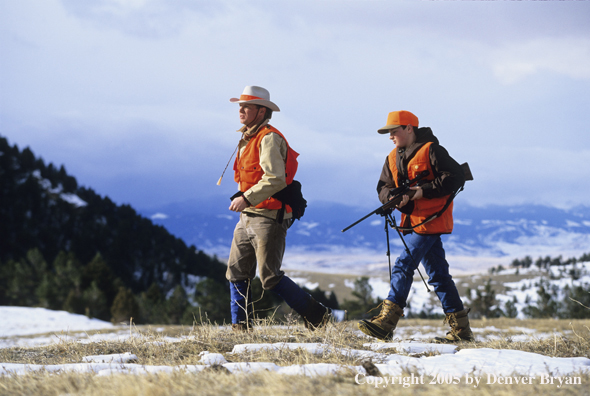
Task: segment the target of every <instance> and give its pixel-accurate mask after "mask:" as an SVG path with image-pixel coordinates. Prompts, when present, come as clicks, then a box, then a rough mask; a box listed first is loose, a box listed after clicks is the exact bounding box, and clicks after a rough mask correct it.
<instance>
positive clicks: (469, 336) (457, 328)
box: [435, 309, 475, 344]
mask: <svg viewBox="0 0 590 396" xmlns="http://www.w3.org/2000/svg"><path fill="white" fill-rule="evenodd" d="M469 311H470V309H464V310H463V311H459V312H451V313H448V314H445V315H446V317H445V320H444V322H443V324H444V323H448V324H449V325H450V326H451V331H449V332H448V333H447V335H446V337H436V338H435V341H438V342H442V343H448V344H450V343H455V342H461V341H471V342H472V341H475V338H474V337H473V332H472V331H471V327H470V326H469V318H468V317H467V314H468V313H469Z"/></svg>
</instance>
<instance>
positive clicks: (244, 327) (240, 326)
mask: <svg viewBox="0 0 590 396" xmlns="http://www.w3.org/2000/svg"><path fill="white" fill-rule="evenodd" d="M252 327H253V326H252V323H250V325H249V326H248V324H247V323H244V322H241V323H232V325H231V329H232V331H234V332H236V333H249V332H251V331H252Z"/></svg>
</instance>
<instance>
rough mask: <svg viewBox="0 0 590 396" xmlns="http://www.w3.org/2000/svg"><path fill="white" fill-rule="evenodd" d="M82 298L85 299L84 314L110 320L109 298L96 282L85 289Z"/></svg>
mask: <svg viewBox="0 0 590 396" xmlns="http://www.w3.org/2000/svg"><path fill="white" fill-rule="evenodd" d="M82 299H83V301H84V314H85V315H86V316H88V317H89V318H98V319H101V320H109V318H110V315H109V309H108V305H107V299H106V297H105V295H104V293H103V292H102V290H100V288H99V287H98V284H97V283H96V282H92V283H91V284H90V287H89V288H88V289H86V290H84V293H83V294H82ZM131 316H132V315H131Z"/></svg>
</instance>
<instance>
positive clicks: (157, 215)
mask: <svg viewBox="0 0 590 396" xmlns="http://www.w3.org/2000/svg"><path fill="white" fill-rule="evenodd" d="M167 218H168V215H167V214H164V213H155V214H153V215H151V216H150V219H152V220H165V219H167Z"/></svg>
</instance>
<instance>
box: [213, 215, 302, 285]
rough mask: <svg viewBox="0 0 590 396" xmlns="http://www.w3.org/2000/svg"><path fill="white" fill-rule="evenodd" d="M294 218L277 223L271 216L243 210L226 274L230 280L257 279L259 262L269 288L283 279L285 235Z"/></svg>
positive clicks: (263, 278) (260, 271)
mask: <svg viewBox="0 0 590 396" xmlns="http://www.w3.org/2000/svg"><path fill="white" fill-rule="evenodd" d="M291 221H292V220H284V221H283V223H282V224H278V223H277V222H276V220H273V219H269V218H268V217H263V216H257V215H252V214H247V213H241V214H240V221H238V224H237V225H236V228H235V230H234V238H233V240H232V244H231V250H230V252H229V260H228V262H227V272H226V274H225V277H226V278H227V280H229V281H230V282H239V281H243V280H246V279H254V277H255V276H256V263H258V265H259V268H258V271H259V275H260V280H261V281H262V288H263V289H264V290H270V289H272V288H274V287H275V286H276V285H277V283H279V281H280V280H281V278H282V277H283V275H284V272H283V271H281V264H282V262H283V254H284V253H285V238H286V237H287V229H288V228H289V225H290V224H291Z"/></svg>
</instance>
